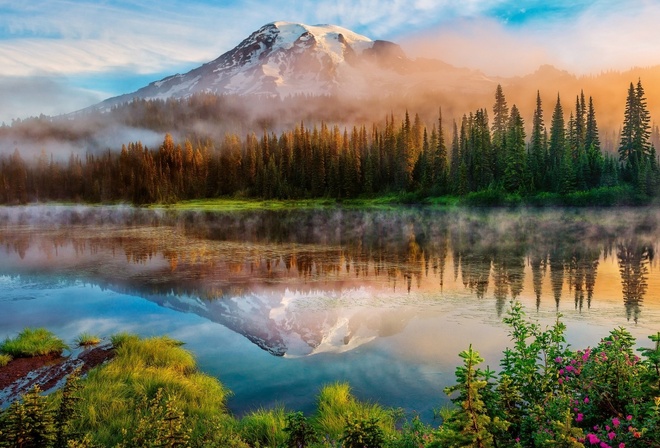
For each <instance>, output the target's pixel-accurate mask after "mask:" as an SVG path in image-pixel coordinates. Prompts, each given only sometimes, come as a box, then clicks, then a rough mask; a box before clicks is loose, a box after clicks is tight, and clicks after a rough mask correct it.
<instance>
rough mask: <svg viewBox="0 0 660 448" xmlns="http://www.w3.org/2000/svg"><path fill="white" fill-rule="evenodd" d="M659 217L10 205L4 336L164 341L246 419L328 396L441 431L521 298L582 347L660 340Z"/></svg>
mask: <svg viewBox="0 0 660 448" xmlns="http://www.w3.org/2000/svg"><path fill="white" fill-rule="evenodd" d="M659 225H660V210H656V209H645V208H640V209H625V210H621V209H604V210H592V209H580V210H532V209H524V210H519V211H507V210H476V209H475V210H466V209H428V208H424V209H419V208H403V207H402V208H395V209H386V210H366V211H365V210H353V209H317V210H285V211H269V210H263V211H245V212H227V213H205V212H192V211H191V212H174V211H166V210H156V209H153V210H152V209H135V208H132V207H128V206H116V207H84V206H25V207H5V208H0V245H1V246H0V253H1V255H0V337H1V338H5V337H13V336H15V335H16V333H18V332H19V331H20V330H21V329H22V328H24V327H25V326H43V327H47V328H48V329H50V330H51V331H53V332H54V333H56V334H57V335H58V336H59V337H61V338H63V339H65V340H66V341H67V342H69V343H72V342H73V340H74V338H75V337H76V336H77V335H78V334H80V333H81V332H83V331H87V332H91V333H96V334H100V335H101V336H104V337H107V336H109V335H111V334H113V333H116V332H119V331H129V332H135V333H138V334H140V335H144V336H152V335H162V334H167V335H170V336H172V337H174V338H176V339H180V340H182V341H183V342H185V344H186V345H185V347H186V348H188V349H189V350H191V351H192V352H193V353H194V354H195V355H196V357H197V360H198V364H199V366H200V369H201V370H203V371H204V372H206V373H209V374H212V375H214V376H217V377H218V378H219V379H220V381H222V383H223V384H225V385H226V386H227V387H228V388H230V389H231V390H232V391H233V396H232V397H231V398H230V399H229V403H228V404H229V408H230V409H231V410H232V411H233V412H235V413H236V414H238V415H242V414H243V413H245V412H247V411H250V410H253V409H257V408H259V407H271V406H273V405H275V404H278V403H279V404H283V405H285V406H286V407H287V408H289V409H296V410H303V411H306V412H311V411H313V409H314V408H315V397H316V394H317V392H318V391H319V389H320V387H321V386H322V385H324V384H327V383H330V382H334V381H348V382H349V383H350V384H351V386H352V388H353V391H354V393H355V395H356V396H357V397H358V398H360V399H367V400H374V401H378V402H380V403H382V404H384V405H386V406H393V407H401V408H403V409H404V410H405V411H407V412H418V413H419V415H420V416H421V418H422V419H423V420H426V421H431V420H432V416H433V413H432V411H433V409H436V408H439V407H441V406H442V405H445V404H447V403H448V400H447V397H446V396H445V395H444V393H443V392H442V390H443V388H444V387H445V386H448V385H451V384H453V382H454V369H455V368H456V366H457V365H458V364H459V358H458V353H459V352H460V351H461V350H464V349H466V348H467V347H468V345H469V344H472V345H473V347H474V348H475V349H477V350H478V351H479V352H480V353H481V355H482V356H483V357H484V358H485V359H486V362H485V364H488V365H490V366H491V367H493V368H496V367H497V366H498V363H499V359H500V356H501V352H502V350H503V349H504V348H505V347H506V346H507V345H508V344H509V339H508V335H507V328H506V326H505V325H504V324H502V318H503V317H504V316H505V315H506V312H507V309H508V307H509V303H510V301H511V300H512V299H516V300H519V301H521V302H522V303H523V305H524V307H525V310H526V312H527V314H528V316H529V317H530V318H532V319H534V320H538V321H539V322H541V323H542V324H544V325H550V324H552V322H554V320H555V319H556V316H557V313H558V312H559V313H561V314H562V315H563V317H562V319H563V321H564V322H565V323H566V324H567V327H568V329H567V337H568V339H569V342H570V343H571V344H572V345H573V346H574V347H576V348H582V347H586V346H587V345H595V344H596V343H598V341H599V340H600V338H601V337H604V336H606V335H607V334H608V332H609V330H611V329H613V328H615V327H619V326H623V327H625V328H627V329H628V330H629V331H630V332H631V333H632V334H633V335H634V336H636V337H637V338H638V342H639V344H640V345H650V343H649V341H648V340H647V339H646V337H647V336H648V335H650V334H653V333H655V332H657V331H658V330H660V279H659V276H658V272H657V271H658V260H657V259H656V258H655V253H656V251H657V248H658V235H659V234H660V233H659Z"/></svg>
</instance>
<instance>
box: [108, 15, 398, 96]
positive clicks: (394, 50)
mask: <svg viewBox="0 0 660 448" xmlns="http://www.w3.org/2000/svg"><path fill="white" fill-rule="evenodd" d="M408 62H409V60H408V59H407V58H406V56H405V54H404V53H403V50H401V48H400V47H399V46H398V45H396V44H393V43H391V42H385V41H372V40H371V39H369V38H367V37H365V36H361V35H359V34H356V33H354V32H352V31H350V30H348V29H345V28H342V27H339V26H334V25H317V26H309V25H303V24H298V23H290V22H274V23H269V24H267V25H264V26H263V27H261V28H260V29H259V30H257V31H255V32H254V33H252V34H251V35H250V36H249V37H248V38H247V39H245V40H243V41H242V42H241V43H240V44H239V45H238V46H237V47H236V48H234V49H233V50H230V51H228V52H227V53H225V54H223V55H222V56H220V57H219V58H217V59H216V60H214V61H211V62H209V63H206V64H204V65H202V66H200V67H198V68H196V69H194V70H191V71H190V72H188V73H185V74H177V75H174V76H171V77H168V78H165V79H162V80H160V81H156V82H153V83H151V84H149V85H148V86H146V87H144V88H142V89H139V90H138V91H136V92H134V93H131V94H127V95H122V96H120V97H116V98H111V99H110V100H107V101H106V103H107V102H111V103H113V104H114V103H118V102H123V101H127V100H130V99H132V98H145V99H166V98H182V97H187V96H190V95H192V94H194V93H202V92H204V93H216V94H239V95H246V94H257V95H269V96H271V95H272V96H277V95H279V96H287V95H295V94H332V93H337V91H338V90H339V89H342V88H343V87H344V86H346V85H347V84H349V83H353V84H354V83H358V84H365V83H364V82H363V78H364V76H363V75H364V73H365V72H366V71H369V70H373V69H374V68H375V67H374V66H376V67H379V68H381V69H384V70H387V71H391V72H393V73H399V72H402V71H403V70H405V67H406V66H407V63H408ZM365 87H366V84H365Z"/></svg>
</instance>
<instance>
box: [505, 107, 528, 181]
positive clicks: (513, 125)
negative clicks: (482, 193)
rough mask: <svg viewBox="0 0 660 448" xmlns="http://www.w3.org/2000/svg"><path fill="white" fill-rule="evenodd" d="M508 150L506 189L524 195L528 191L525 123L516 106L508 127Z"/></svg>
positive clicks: (512, 108)
mask: <svg viewBox="0 0 660 448" xmlns="http://www.w3.org/2000/svg"><path fill="white" fill-rule="evenodd" d="M506 150H507V152H506V168H505V171H504V187H505V188H506V190H507V191H509V192H512V193H522V192H524V191H525V190H526V189H527V166H526V157H525V122H524V121H523V119H522V117H521V116H520V112H518V108H517V107H516V106H515V104H514V105H513V107H511V115H510V116H509V123H508V125H507V134H506Z"/></svg>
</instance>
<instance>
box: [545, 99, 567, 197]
mask: <svg viewBox="0 0 660 448" xmlns="http://www.w3.org/2000/svg"><path fill="white" fill-rule="evenodd" d="M548 151H549V159H550V167H549V168H550V170H551V176H552V178H553V179H557V178H558V176H559V175H560V170H561V168H562V163H563V159H564V152H565V151H566V129H565V128H564V111H563V109H562V107H561V100H560V98H559V95H557V104H556V105H555V109H554V111H553V113H552V124H551V125H550V145H549V148H548ZM554 187H555V189H558V185H557V184H556V180H555V186H554Z"/></svg>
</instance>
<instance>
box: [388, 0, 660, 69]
mask: <svg viewBox="0 0 660 448" xmlns="http://www.w3.org/2000/svg"><path fill="white" fill-rule="evenodd" d="M502 6H503V5H500V7H502ZM505 11H508V12H507V13H506V14H505ZM569 13H573V15H571V14H569ZM489 14H490V15H489V16H484V15H477V16H474V17H469V18H468V17H465V18H461V19H458V20H455V21H453V22H451V23H443V24H442V25H441V26H437V27H434V28H432V29H428V30H425V31H422V32H419V33H416V34H411V35H408V36H406V35H401V36H400V42H401V43H402V44H403V46H404V48H405V49H406V51H407V52H408V53H410V54H412V55H414V56H425V57H434V58H438V59H442V60H444V61H446V62H448V63H450V64H453V65H457V66H461V67H468V68H474V69H479V70H482V71H484V72H486V73H487V74H489V75H500V76H512V75H522V74H527V73H530V72H532V71H534V70H535V69H536V68H538V67H539V66H540V65H542V64H553V65H555V66H557V67H560V68H562V69H567V70H569V71H571V72H573V73H576V74H589V73H598V72H601V71H606V70H611V69H619V70H627V69H629V68H631V67H635V66H639V67H645V66H650V65H656V64H660V51H659V50H658V47H657V42H660V27H658V26H657V23H658V22H660V4H658V3H655V2H643V1H642V2H626V3H620V4H618V3H616V4H615V3H612V2H609V1H603V2H595V3H593V4H591V5H588V6H585V5H580V4H578V5H575V7H569V6H565V7H559V8H556V7H555V9H550V10H539V9H534V8H530V9H525V11H522V12H521V11H519V12H518V16H516V15H515V14H514V12H512V10H510V9H506V8H494V9H492V10H490V12H489ZM507 14H508V15H507ZM525 14H527V15H528V17H527V18H526V19H525V20H523V19H521V18H520V17H519V16H520V15H525ZM505 16H506V17H505ZM513 16H516V20H515V23H510V22H509V21H507V20H503V19H502V18H503V17H504V18H505V19H506V18H509V17H513Z"/></svg>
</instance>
